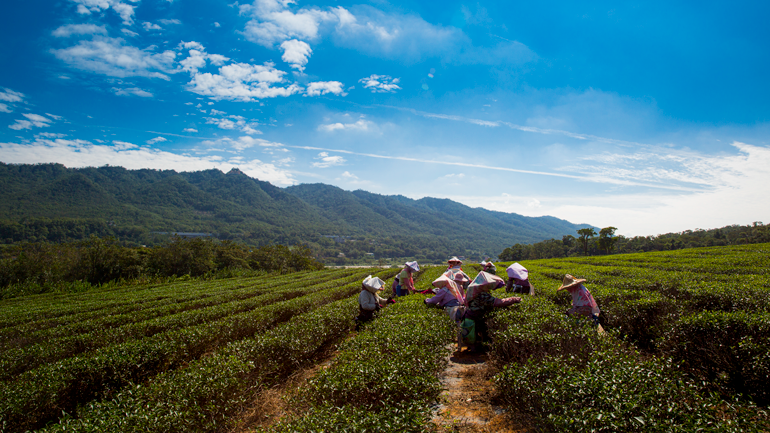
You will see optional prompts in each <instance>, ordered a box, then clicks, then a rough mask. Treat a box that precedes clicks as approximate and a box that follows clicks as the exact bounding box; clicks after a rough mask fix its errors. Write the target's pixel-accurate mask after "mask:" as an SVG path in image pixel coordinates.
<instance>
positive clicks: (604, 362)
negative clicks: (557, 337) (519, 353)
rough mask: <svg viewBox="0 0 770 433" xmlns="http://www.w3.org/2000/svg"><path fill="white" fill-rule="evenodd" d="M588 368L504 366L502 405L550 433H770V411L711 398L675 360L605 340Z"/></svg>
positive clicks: (557, 359)
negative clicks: (529, 416) (530, 416)
mask: <svg viewBox="0 0 770 433" xmlns="http://www.w3.org/2000/svg"><path fill="white" fill-rule="evenodd" d="M602 346H603V347H601V348H600V349H599V350H596V351H594V352H592V353H591V354H590V356H589V358H588V359H587V362H585V363H583V362H580V363H575V362H574V360H573V359H571V357H570V356H561V355H557V356H553V357H550V358H547V359H541V360H536V359H531V360H530V361H528V362H527V363H526V364H524V365H515V364H510V365H507V366H505V367H504V368H503V369H502V371H501V372H500V373H499V374H498V375H497V376H496V377H495V384H496V387H497V391H498V393H499V396H500V399H501V400H502V402H503V403H504V404H506V405H508V406H510V407H515V408H517V409H519V410H524V411H527V412H530V413H531V414H533V415H534V416H535V417H536V418H537V419H538V420H539V422H540V423H541V425H540V427H541V428H543V429H544V430H547V431H570V432H619V431H623V432H672V431H711V432H746V431H757V432H760V431H767V429H768V428H770V423H769V421H768V416H767V413H766V412H765V411H763V410H761V409H758V408H757V407H756V406H752V405H750V404H746V403H745V402H739V401H725V400H722V399H721V398H720V397H719V396H717V395H716V394H710V393H707V392H704V391H703V389H702V387H701V386H699V385H698V384H697V383H696V382H693V381H692V380H689V379H687V378H686V377H685V376H684V375H683V374H681V373H680V372H678V371H677V370H676V368H675V366H674V365H673V364H672V363H671V362H670V361H668V360H665V359H657V358H650V359H647V360H642V359H641V358H640V357H639V355H638V354H637V353H632V352H628V351H626V350H625V349H623V348H622V347H621V346H619V345H617V343H615V342H613V341H612V340H611V339H604V340H603V343H602Z"/></svg>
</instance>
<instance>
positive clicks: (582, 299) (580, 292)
mask: <svg viewBox="0 0 770 433" xmlns="http://www.w3.org/2000/svg"><path fill="white" fill-rule="evenodd" d="M566 290H567V291H568V292H569V293H570V295H572V306H573V307H589V308H591V313H592V314H596V315H599V313H600V310H599V306H598V305H596V300H595V299H594V297H593V295H592V294H591V292H589V291H588V289H586V286H584V285H582V284H578V285H575V286H572V287H570V288H568V289H566Z"/></svg>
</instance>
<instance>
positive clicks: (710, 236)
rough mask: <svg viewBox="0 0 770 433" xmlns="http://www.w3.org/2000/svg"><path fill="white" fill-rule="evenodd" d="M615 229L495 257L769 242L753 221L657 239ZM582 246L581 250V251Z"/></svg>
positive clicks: (765, 228)
mask: <svg viewBox="0 0 770 433" xmlns="http://www.w3.org/2000/svg"><path fill="white" fill-rule="evenodd" d="M616 230H617V229H616V228H615V227H605V228H603V229H601V231H604V232H605V235H604V236H602V235H601V231H600V237H599V239H597V240H596V242H589V240H590V239H591V238H592V237H593V236H594V235H595V234H596V232H595V231H593V229H591V228H585V229H580V230H578V231H577V232H578V234H580V237H579V238H578V239H577V240H578V241H579V245H578V244H577V243H576V242H575V238H574V237H573V236H563V237H562V239H561V240H557V239H549V240H545V241H540V242H535V243H531V244H514V245H513V246H510V247H508V248H505V249H504V250H503V251H502V252H501V253H500V254H499V255H498V257H499V259H500V260H502V261H521V260H538V259H551V258H561V257H575V256H580V255H584V256H585V255H597V254H602V253H603V254H611V253H612V252H613V251H614V252H616V253H625V254H627V253H638V252H651V251H672V250H681V249H684V248H697V247H711V246H726V245H744V244H756V243H763V242H770V225H763V224H762V223H761V222H759V221H757V222H755V223H753V224H751V225H746V226H740V225H732V226H726V227H722V228H719V229H712V230H701V229H697V230H685V231H683V232H679V233H667V234H663V235H658V236H635V237H633V238H627V237H625V236H622V235H620V236H614V234H615V231H616ZM581 246H582V248H581Z"/></svg>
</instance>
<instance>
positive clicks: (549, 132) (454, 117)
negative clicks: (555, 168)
mask: <svg viewBox="0 0 770 433" xmlns="http://www.w3.org/2000/svg"><path fill="white" fill-rule="evenodd" d="M377 106H378V107H383V108H392V109H396V110H400V111H407V112H410V113H412V114H415V115H418V116H422V117H425V118H431V119H443V120H451V121H455V122H463V123H471V124H474V125H479V126H485V127H490V128H497V127H503V126H505V127H508V128H511V129H516V130H519V131H524V132H531V133H535V134H544V135H563V136H566V137H570V138H575V139H578V140H593V141H599V142H603V143H609V144H617V145H621V146H648V145H647V144H644V143H638V142H633V141H626V140H618V139H614V138H608V137H601V136H598V135H591V134H580V133H576V132H571V131H565V130H561V129H550V128H537V127H534V126H526V125H519V124H516V123H511V122H506V121H500V120H485V119H476V118H472V117H465V116H457V115H452V114H441V113H429V112H426V111H419V110H415V109H413V108H405V107H396V106H392V105H377Z"/></svg>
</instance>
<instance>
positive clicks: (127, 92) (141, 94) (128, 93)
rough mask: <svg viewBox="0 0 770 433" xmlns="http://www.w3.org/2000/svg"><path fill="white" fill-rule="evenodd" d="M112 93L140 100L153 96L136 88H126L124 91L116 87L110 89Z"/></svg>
mask: <svg viewBox="0 0 770 433" xmlns="http://www.w3.org/2000/svg"><path fill="white" fill-rule="evenodd" d="M112 92H113V93H115V94H116V95H118V96H139V97H142V98H152V97H153V94H152V93H150V92H148V91H146V90H142V89H140V88H138V87H128V88H126V89H119V88H117V87H113V88H112Z"/></svg>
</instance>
